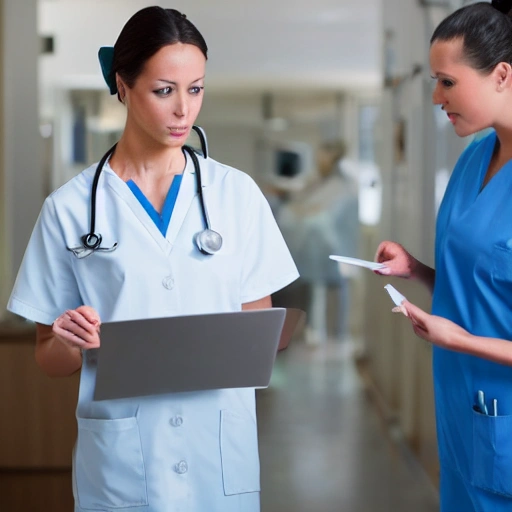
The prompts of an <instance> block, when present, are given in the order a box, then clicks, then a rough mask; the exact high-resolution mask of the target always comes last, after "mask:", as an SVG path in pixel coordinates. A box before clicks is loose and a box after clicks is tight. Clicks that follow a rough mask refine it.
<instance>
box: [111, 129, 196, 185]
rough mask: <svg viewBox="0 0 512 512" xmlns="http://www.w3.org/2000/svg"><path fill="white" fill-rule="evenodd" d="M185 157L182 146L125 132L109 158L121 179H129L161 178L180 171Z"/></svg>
mask: <svg viewBox="0 0 512 512" xmlns="http://www.w3.org/2000/svg"><path fill="white" fill-rule="evenodd" d="M185 163H186V158H185V155H184V154H183V151H182V149H181V147H172V148H170V147H167V146H163V145H159V144H156V143H154V142H153V143H151V142H149V143H147V141H141V139H140V138H138V137H130V135H129V134H127V133H126V132H125V133H123V135H122V137H121V139H120V140H119V142H118V144H117V146H116V150H115V152H114V154H113V155H112V158H111V159H110V167H111V168H112V169H113V170H114V172H115V173H116V174H117V175H118V176H119V177H120V178H121V179H123V180H124V181H128V180H129V179H137V178H144V179H148V178H151V179H157V180H158V179H162V178H165V177H166V176H171V175H172V176H174V175H176V174H181V173H182V172H183V170H184V169H185Z"/></svg>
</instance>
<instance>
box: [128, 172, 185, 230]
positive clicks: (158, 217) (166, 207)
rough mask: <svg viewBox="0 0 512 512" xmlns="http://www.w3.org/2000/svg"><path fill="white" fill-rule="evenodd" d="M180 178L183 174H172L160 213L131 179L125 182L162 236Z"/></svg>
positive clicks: (171, 210)
mask: <svg viewBox="0 0 512 512" xmlns="http://www.w3.org/2000/svg"><path fill="white" fill-rule="evenodd" d="M182 178H183V174H176V175H175V176H174V178H173V180H172V183H171V186H170V187H169V190H168V191H167V196H166V197H165V201H164V204H163V207H162V212H161V213H159V212H158V211H157V210H156V209H155V207H154V206H153V205H152V204H151V202H150V201H149V199H148V198H147V197H146V196H145V194H144V192H142V190H141V189H140V188H139V187H138V185H137V183H135V182H134V181H133V180H128V181H127V182H126V184H127V185H128V187H129V188H130V190H131V191H132V192H133V194H134V195H135V197H136V198H137V199H138V200H139V202H140V204H141V205H142V206H143V207H144V209H145V210H146V212H147V214H148V215H149V216H150V217H151V218H152V219H153V222H154V223H155V224H156V226H157V228H158V229H159V230H160V233H162V235H163V236H165V235H166V233H167V228H168V227H169V222H170V221H171V216H172V212H173V210H174V205H175V204H176V199H177V198H178V192H179V190H180V185H181V180H182Z"/></svg>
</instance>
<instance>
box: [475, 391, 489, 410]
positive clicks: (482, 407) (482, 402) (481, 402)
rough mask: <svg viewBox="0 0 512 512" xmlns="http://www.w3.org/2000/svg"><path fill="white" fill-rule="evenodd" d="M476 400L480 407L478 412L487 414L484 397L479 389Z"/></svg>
mask: <svg viewBox="0 0 512 512" xmlns="http://www.w3.org/2000/svg"><path fill="white" fill-rule="evenodd" d="M477 400H478V406H479V407H480V412H481V413H482V414H489V411H488V410H487V406H486V405H485V395H484V392H483V391H482V390H481V389H479V390H478V391H477Z"/></svg>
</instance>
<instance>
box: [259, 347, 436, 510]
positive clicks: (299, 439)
mask: <svg viewBox="0 0 512 512" xmlns="http://www.w3.org/2000/svg"><path fill="white" fill-rule="evenodd" d="M257 405H258V418H259V429H260V457H261V468H262V474H261V486H262V493H261V502H262V503H261V505H262V506H261V510H262V512H313V511H314V512H411V511H414V512H436V511H438V510H439V504H438V496H437V491H436V490H435V489H434V487H433V486H432V485H431V483H430V481H429V480H428V478H427V477H426V476H425V474H424V473H423V472H422V470H421V468H420V467H419V466H418V464H417V462H416V461H415V459H414V457H412V456H411V454H410V453H409V452H408V450H407V449H406V448H405V447H404V446H403V445H402V444H401V443H400V442H399V441H397V440H396V439H397V436H394V435H393V434H392V433H390V432H389V431H388V430H387V427H386V426H385V423H384V421H383V420H382V418H381V417H380V416H379V414H378V409H377V408H376V406H375V404H374V403H373V402H372V401H371V399H370V398H369V396H368V393H367V392H366V391H365V389H364V387H363V384H362V381H361V380H360V378H359V375H358V373H357V370H356V368H355V365H354V358H353V345H351V343H350V342H348V341H347V342H337V343H334V342H331V343H326V344H322V345H320V346H314V347H312V346H309V345H307V344H305V343H303V342H296V343H292V344H291V345H290V347H289V348H288V349H287V350H285V351H283V352H280V353H279V354H278V356H277V359H276V365H275V368H274V373H273V376H272V380H271V384H270V386H269V388H267V389H264V390H259V391H258V392H257Z"/></svg>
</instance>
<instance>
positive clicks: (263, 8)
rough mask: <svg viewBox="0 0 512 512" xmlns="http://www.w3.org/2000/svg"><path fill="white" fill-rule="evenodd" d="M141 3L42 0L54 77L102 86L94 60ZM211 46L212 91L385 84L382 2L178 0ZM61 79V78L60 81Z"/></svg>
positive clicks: (41, 15)
mask: <svg viewBox="0 0 512 512" xmlns="http://www.w3.org/2000/svg"><path fill="white" fill-rule="evenodd" d="M154 4H155V1H143V0H39V25H40V32H41V33H42V34H43V35H47V34H51V35H53V36H54V37H55V48H56V53H55V55H54V56H52V57H51V58H49V59H47V63H46V64H44V65H43V66H47V68H48V69H47V76H48V77H49V79H54V80H61V81H64V82H67V83H74V84H75V86H76V84H77V83H81V84H82V85H83V86H85V87H96V86H98V87H99V86H103V84H102V79H101V75H100V73H99V66H98V63H97V61H96V53H97V49H98V47H99V46H101V45H105V44H113V43H114V42H115V39H116V37H117V35H118V34H119V31H120V30H121V28H122V25H123V24H124V23H125V22H126V20H127V19H128V18H129V17H130V16H131V15H132V14H133V13H134V12H136V11H137V10H138V9H140V8H142V7H145V6H147V5H154ZM159 4H160V5H162V6H163V7H173V8H176V9H179V10H181V11H182V12H184V13H186V14H187V16H188V18H189V19H190V20H191V21H192V22H193V23H194V24H195V25H196V26H197V27H198V28H199V30H200V31H201V32H202V34H203V35H204V37H205V39H206V41H207V43H208V47H209V62H208V75H207V79H208V87H209V89H212V88H213V89H215V88H216V87H218V88H219V89H220V88H222V89H224V90H225V89H226V88H227V89H229V88H231V89H233V90H236V89H244V90H248V89H254V90H261V89H270V90H272V89H275V90H286V89H308V88H311V87H315V88H321V89H331V90H343V89H347V90H348V89H351V90H354V89H356V90H359V89H372V88H376V87H378V86H379V85H380V82H381V72H380V63H381V50H380V49H381V43H380V42H381V32H382V29H381V6H380V4H381V0H366V1H365V2H361V1H360V0H315V1H308V2H307V1H304V0H273V1H272V0H258V1H249V0H246V1H243V0H218V1H216V2H214V1H212V0H173V1H172V2H160V3H159ZM57 76H58V78H57Z"/></svg>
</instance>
